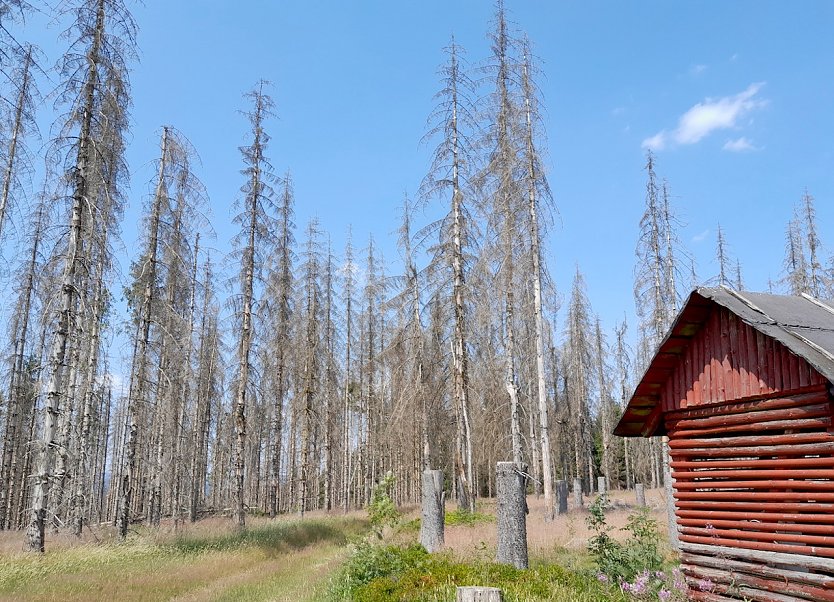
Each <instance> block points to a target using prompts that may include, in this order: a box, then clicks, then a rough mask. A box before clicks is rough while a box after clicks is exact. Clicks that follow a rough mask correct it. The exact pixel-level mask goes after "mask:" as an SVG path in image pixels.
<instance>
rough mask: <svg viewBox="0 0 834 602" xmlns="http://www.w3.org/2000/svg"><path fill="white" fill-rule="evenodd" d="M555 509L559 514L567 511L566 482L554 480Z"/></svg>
mask: <svg viewBox="0 0 834 602" xmlns="http://www.w3.org/2000/svg"><path fill="white" fill-rule="evenodd" d="M556 511H557V512H558V513H559V514H567V513H568V482H567V481H563V480H559V481H556Z"/></svg>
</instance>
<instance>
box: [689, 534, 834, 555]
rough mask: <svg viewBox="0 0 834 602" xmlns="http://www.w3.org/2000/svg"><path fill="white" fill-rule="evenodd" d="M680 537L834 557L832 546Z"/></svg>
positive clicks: (723, 544) (719, 543) (694, 536)
mask: <svg viewBox="0 0 834 602" xmlns="http://www.w3.org/2000/svg"><path fill="white" fill-rule="evenodd" d="M680 539H681V541H685V542H687V543H700V544H705V545H709V546H726V547H728V548H743V549H746V550H764V551H768V552H785V553H787V554H803V555H806V556H824V557H826V558H834V548H828V547H825V546H808V545H786V544H777V543H769V542H763V541H750V540H744V539H733V538H727V537H703V536H698V535H690V534H688V533H687V534H682V535H681V537H680Z"/></svg>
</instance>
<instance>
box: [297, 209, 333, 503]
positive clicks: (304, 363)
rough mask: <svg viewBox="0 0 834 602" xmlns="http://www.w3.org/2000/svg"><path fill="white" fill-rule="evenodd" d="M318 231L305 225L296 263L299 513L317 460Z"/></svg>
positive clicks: (320, 319) (319, 373) (319, 389)
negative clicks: (313, 457)
mask: <svg viewBox="0 0 834 602" xmlns="http://www.w3.org/2000/svg"><path fill="white" fill-rule="evenodd" d="M320 237H321V231H320V230H319V226H318V222H317V220H315V219H313V220H311V221H310V223H309V224H308V225H307V232H306V239H307V240H306V241H305V244H304V251H303V253H302V258H301V265H299V278H298V280H299V284H300V289H301V290H300V291H299V292H300V299H299V301H300V307H299V309H300V311H299V325H300V328H299V331H300V332H299V335H300V337H301V340H300V341H299V343H300V344H299V345H298V355H297V357H296V361H297V362H298V367H297V372H298V382H299V390H298V392H297V395H298V396H300V407H299V408H298V410H299V417H298V421H299V422H300V431H301V436H300V438H299V446H300V454H299V455H300V462H299V464H298V475H297V480H298V487H297V493H298V499H297V501H296V509H297V512H298V514H299V515H300V516H304V512H305V511H306V510H307V509H308V506H309V500H308V497H309V492H310V490H311V481H312V479H311V472H312V466H313V465H314V464H316V465H317V464H318V462H316V463H313V462H311V459H310V457H311V455H312V454H311V447H312V443H313V431H314V428H315V424H314V421H315V418H316V416H320V415H321V414H320V412H319V408H318V406H319V405H321V403H320V402H321V401H322V399H321V393H322V382H321V381H322V366H323V365H324V363H325V361H326V360H323V358H322V357H321V351H322V348H323V345H322V344H321V338H322V333H321V330H320V324H321V323H322V322H323V317H324V316H323V315H322V313H323V312H322V309H323V307H322V305H323V304H322V302H321V297H322V291H321V282H320V281H321V277H322V274H321V269H322V266H321V264H322V257H321V252H320V249H319V246H320Z"/></svg>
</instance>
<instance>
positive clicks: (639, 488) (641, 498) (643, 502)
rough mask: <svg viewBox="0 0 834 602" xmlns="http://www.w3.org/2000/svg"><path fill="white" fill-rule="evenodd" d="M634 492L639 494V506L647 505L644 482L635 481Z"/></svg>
mask: <svg viewBox="0 0 834 602" xmlns="http://www.w3.org/2000/svg"><path fill="white" fill-rule="evenodd" d="M634 492H635V493H636V494H637V505H638V506H645V505H646V488H645V487H644V486H643V483H635V485H634Z"/></svg>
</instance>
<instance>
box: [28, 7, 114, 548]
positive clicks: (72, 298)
mask: <svg viewBox="0 0 834 602" xmlns="http://www.w3.org/2000/svg"><path fill="white" fill-rule="evenodd" d="M104 7H105V3H104V0H99V1H98V6H97V12H96V25H95V30H94V35H93V42H92V46H91V48H90V51H89V53H88V55H87V57H88V65H89V66H88V71H87V76H86V80H85V82H84V94H83V99H84V100H83V107H84V108H83V111H82V123H81V131H80V134H79V138H78V157H77V161H76V167H75V173H74V174H73V176H74V182H73V197H72V199H73V200H72V211H71V216H70V231H69V238H68V239H67V251H66V256H65V263H64V273H63V276H62V278H61V309H60V312H59V315H58V324H57V328H56V329H55V333H54V335H53V338H52V349H51V351H50V353H49V368H48V377H47V381H48V385H47V392H46V404H45V406H44V418H43V429H42V434H41V442H40V445H39V449H38V460H37V467H36V472H35V477H34V481H33V487H34V491H33V497H32V512H31V518H30V521H29V526H28V527H27V529H26V546H27V548H28V549H29V550H32V551H37V552H43V551H44V526H45V521H46V509H47V507H48V504H49V485H50V483H49V481H50V478H51V476H52V465H53V462H54V454H53V451H54V449H55V448H56V446H57V441H56V432H57V420H58V419H59V417H60V415H61V412H62V407H61V394H62V391H63V388H64V359H65V357H66V352H67V344H68V342H69V337H70V331H71V329H72V328H73V322H74V320H73V315H74V311H75V305H76V294H77V290H78V289H77V286H78V285H77V282H76V273H77V271H78V263H79V256H80V248H81V244H82V241H81V229H82V221H83V213H84V210H85V208H86V205H87V203H88V202H89V200H90V199H89V198H88V194H89V189H90V181H91V178H92V177H93V175H92V173H90V171H91V169H92V165H91V153H92V152H93V150H92V149H91V148H90V146H91V144H92V140H91V124H92V118H93V116H92V112H93V108H94V94H95V89H96V85H97V84H98V73H97V65H98V61H99V53H100V50H101V44H102V36H103V34H104Z"/></svg>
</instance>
